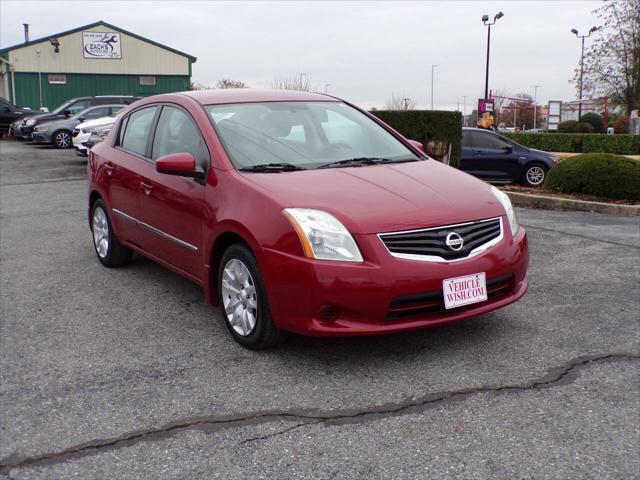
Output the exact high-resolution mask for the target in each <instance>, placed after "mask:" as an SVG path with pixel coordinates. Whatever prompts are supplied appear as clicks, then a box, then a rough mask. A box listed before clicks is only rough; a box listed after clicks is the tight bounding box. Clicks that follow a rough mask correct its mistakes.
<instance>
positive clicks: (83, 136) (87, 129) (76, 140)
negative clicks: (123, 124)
mask: <svg viewBox="0 0 640 480" xmlns="http://www.w3.org/2000/svg"><path fill="white" fill-rule="evenodd" d="M115 121H116V119H115V117H100V118H96V119H93V120H89V121H88V122H84V123H81V124H79V125H78V126H76V128H74V129H73V147H74V148H75V151H76V153H77V154H78V155H82V156H85V157H86V156H87V155H88V153H89V149H88V148H87V146H86V145H85V144H84V142H86V141H87V140H89V137H90V136H91V132H92V131H93V129H94V128H98V127H105V126H108V125H113V123H114V122H115Z"/></svg>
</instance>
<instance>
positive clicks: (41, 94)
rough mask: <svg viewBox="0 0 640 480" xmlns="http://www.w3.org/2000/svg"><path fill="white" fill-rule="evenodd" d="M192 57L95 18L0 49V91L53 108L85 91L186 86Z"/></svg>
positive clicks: (149, 91)
mask: <svg viewBox="0 0 640 480" xmlns="http://www.w3.org/2000/svg"><path fill="white" fill-rule="evenodd" d="M195 61H196V57H194V56H192V55H189V54H186V53H183V52H180V51H178V50H175V49H173V48H170V47H167V46H166V45H162V44H160V43H157V42H154V41H153V40H149V39H147V38H143V37H141V36H140V35H136V34H135V33H131V32H128V31H126V30H124V29H122V28H119V27H116V26H115V25H111V24H109V23H106V22H103V21H98V22H95V23H92V24H89V25H85V26H82V27H78V28H75V29H73V30H68V31H66V32H62V33H56V34H53V35H49V36H47V37H44V38H39V39H37V40H32V41H25V42H24V43H21V44H19V45H14V46H12V47H6V48H2V49H0V96H1V97H3V98H6V99H7V100H9V101H10V102H12V103H14V104H15V105H17V106H19V107H30V108H32V109H38V108H41V107H48V108H49V109H52V108H55V107H56V106H57V105H59V104H61V103H62V102H64V101H65V100H67V99H69V98H73V97H80V96H87V95H136V96H149V95H155V94H158V93H166V92H177V91H182V90H188V88H189V85H190V82H191V66H192V64H193V63H194V62H195Z"/></svg>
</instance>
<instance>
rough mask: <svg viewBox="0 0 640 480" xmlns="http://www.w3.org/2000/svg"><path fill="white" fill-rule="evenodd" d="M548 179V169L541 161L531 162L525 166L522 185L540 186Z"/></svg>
mask: <svg viewBox="0 0 640 480" xmlns="http://www.w3.org/2000/svg"><path fill="white" fill-rule="evenodd" d="M546 179H547V169H546V167H545V166H544V165H542V164H540V163H531V164H529V165H527V166H526V167H525V168H524V172H523V173H522V185H524V186H525V187H539V186H541V185H542V184H543V183H544V181H545V180H546Z"/></svg>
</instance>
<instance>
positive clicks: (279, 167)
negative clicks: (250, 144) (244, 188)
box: [238, 163, 306, 172]
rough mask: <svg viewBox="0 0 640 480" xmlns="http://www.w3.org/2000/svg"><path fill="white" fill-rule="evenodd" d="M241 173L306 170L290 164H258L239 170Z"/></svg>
mask: <svg viewBox="0 0 640 480" xmlns="http://www.w3.org/2000/svg"><path fill="white" fill-rule="evenodd" d="M238 170H240V171H241V172H293V171H296V170H306V168H304V167H299V166H298V165H293V164H292V163H260V164H258V165H251V166H250V167H242V168H239V169H238Z"/></svg>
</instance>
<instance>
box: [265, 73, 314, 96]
mask: <svg viewBox="0 0 640 480" xmlns="http://www.w3.org/2000/svg"><path fill="white" fill-rule="evenodd" d="M271 85H272V87H273V88H275V89H277V90H299V91H301V92H311V91H312V90H313V88H312V86H311V80H310V79H309V76H308V75H295V76H288V77H276V78H275V79H274V80H273V82H271Z"/></svg>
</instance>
